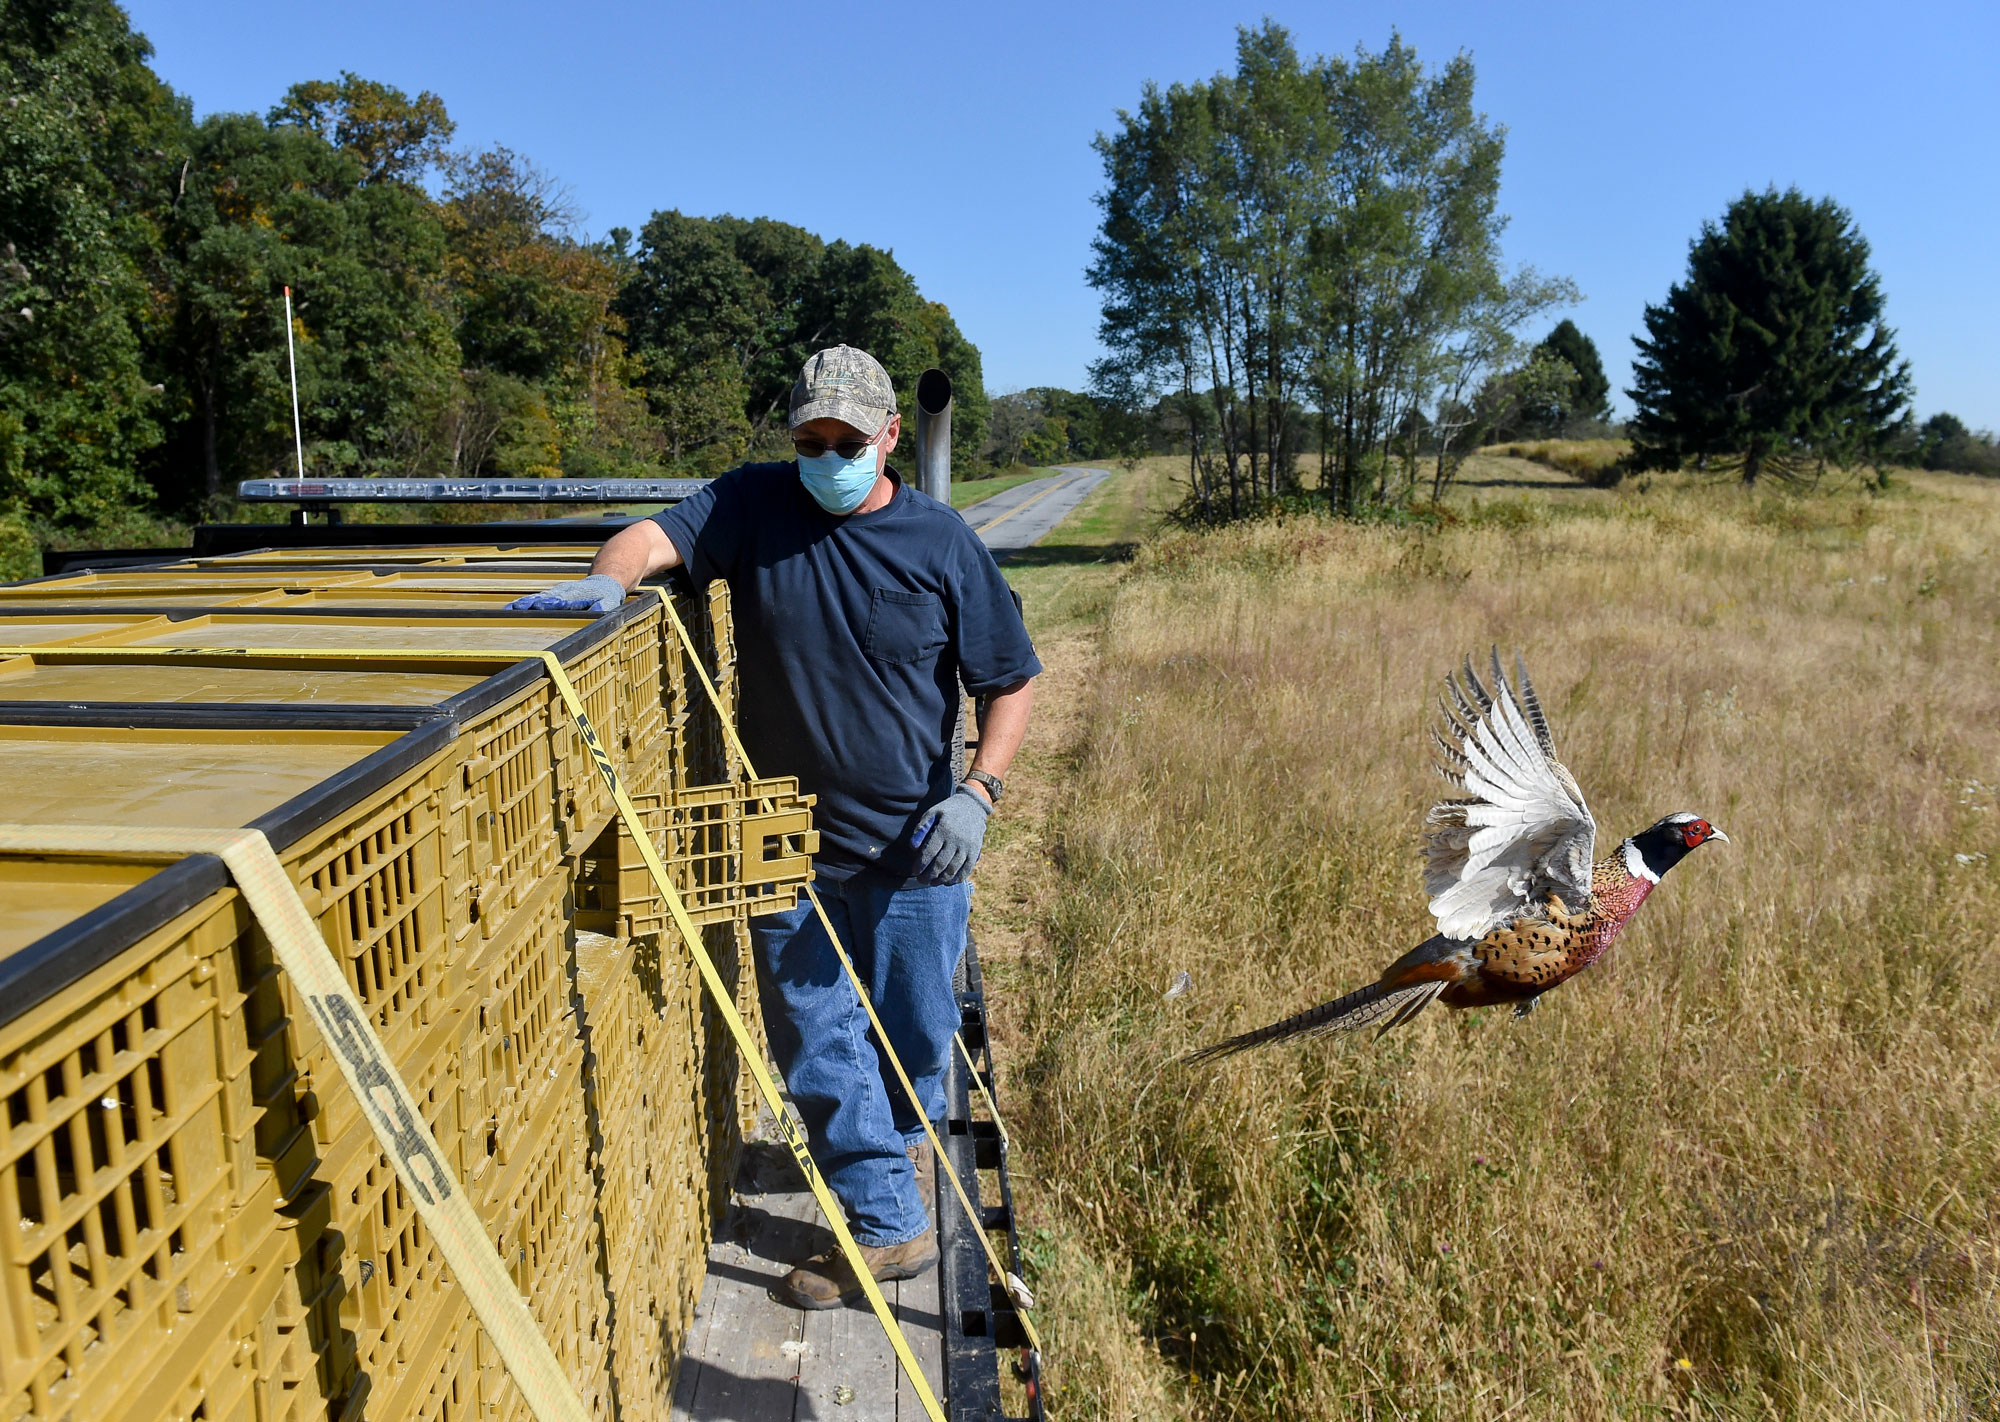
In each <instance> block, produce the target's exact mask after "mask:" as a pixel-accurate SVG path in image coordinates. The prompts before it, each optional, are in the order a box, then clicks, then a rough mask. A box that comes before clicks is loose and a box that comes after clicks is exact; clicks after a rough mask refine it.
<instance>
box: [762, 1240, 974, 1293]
mask: <svg viewBox="0 0 2000 1422" xmlns="http://www.w3.org/2000/svg"><path fill="white" fill-rule="evenodd" d="M861 1257H862V1258H863V1259H865V1260H866V1261H867V1262H868V1272H869V1273H871V1274H873V1275H874V1276H875V1282H876V1283H878V1284H886V1283H889V1282H891V1281H892V1280H896V1279H914V1278H916V1277H917V1275H919V1274H921V1273H923V1272H924V1271H925V1270H926V1269H929V1268H930V1267H932V1266H933V1265H934V1264H936V1263H937V1258H938V1247H937V1230H936V1229H934V1228H933V1229H926V1230H925V1231H924V1232H923V1233H922V1234H920V1235H918V1236H917V1237H916V1238H915V1239H912V1240H906V1241H905V1242H903V1243H902V1244H884V1245H880V1246H877V1245H872V1244H864V1245H862V1246H861ZM772 1292H773V1293H775V1294H776V1295H777V1296H778V1297H779V1298H780V1299H782V1300H783V1301H784V1302H786V1303H788V1304H790V1305H791V1306H792V1307H793V1308H810V1309H820V1308H838V1307H839V1306H840V1305H841V1304H843V1303H845V1302H846V1301H847V1300H848V1299H851V1298H855V1297H857V1296H858V1295H859V1294H860V1293H861V1281H860V1280H859V1279H857V1278H856V1277H855V1276H854V1268H853V1266H852V1265H850V1264H849V1263H848V1262H847V1256H846V1255H845V1254H843V1253H842V1252H841V1250H840V1247H839V1246H838V1245H835V1246H834V1247H833V1248H832V1249H829V1250H827V1251H826V1253H824V1254H818V1255H814V1256H813V1257H812V1258H811V1259H808V1260H806V1262H805V1263H803V1264H801V1265H799V1267H798V1268H796V1269H794V1270H792V1272H791V1273H789V1274H787V1275H785V1277H784V1278H783V1279H782V1280H781V1281H780V1282H779V1283H778V1285H777V1287H776V1288H774V1289H773V1290H772Z"/></svg>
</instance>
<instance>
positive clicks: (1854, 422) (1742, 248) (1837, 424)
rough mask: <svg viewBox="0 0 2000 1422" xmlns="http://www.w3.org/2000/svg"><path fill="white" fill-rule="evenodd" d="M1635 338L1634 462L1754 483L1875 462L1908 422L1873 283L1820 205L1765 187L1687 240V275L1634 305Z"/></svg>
mask: <svg viewBox="0 0 2000 1422" xmlns="http://www.w3.org/2000/svg"><path fill="white" fill-rule="evenodd" d="M1646 331H1647V334H1646V335H1645V336H1644V337H1640V338H1637V339H1636V343H1637V345H1638V347H1639V360H1638V362H1637V364H1636V366H1635V384H1634V385H1633V388H1632V389H1631V390H1630V391H1628V392H1627V393H1628V394H1630V395H1631V397H1632V400H1633V402H1634V404H1636V405H1637V406H1638V415H1637V417H1636V418H1635V419H1634V421H1633V425H1632V428H1633V452H1634V456H1635V460H1636V461H1637V462H1639V463H1640V464H1642V465H1653V466H1657V467H1671V466H1675V465H1678V464H1680V463H1681V462H1683V461H1685V460H1688V459H1695V458H1707V459H1715V458H1728V459H1736V460H1740V461H1741V462H1742V469H1743V481H1744V483H1746V484H1754V483H1755V482H1756V481H1757V478H1758V476H1759V475H1760V474H1762V473H1764V472H1765V471H1766V470H1767V469H1773V470H1776V471H1778V472H1780V473H1788V472H1791V471H1793V470H1795V469H1796V468H1797V467H1798V466H1799V464H1800V462H1801V461H1815V462H1824V461H1828V460H1831V461H1836V462H1841V461H1848V460H1853V459H1857V458H1863V457H1868V456H1872V455H1875V454H1878V453H1879V452H1880V451H1881V450H1883V449H1884V448H1885V446H1886V444H1887V443H1888V442H1889V441H1890V440H1891V439H1892V438H1893V437H1894V436H1895V435H1896V434H1897V432H1898V431H1899V430H1900V429H1901V428H1902V427H1903V426H1904V425H1905V423H1906V422H1907V420H1908V406H1909V401H1910V374H1909V366H1908V364H1907V362H1904V361H1902V360H1901V359H1899V358H1898V355H1897V352H1896V343H1895V333H1894V332H1893V331H1891V330H1890V329H1889V327H1888V325H1887V324H1886V323H1885V321H1884V319H1883V297H1882V285H1881V280H1880V278H1879V277H1877V275H1876V274H1875V272H1874V271H1873V270H1872V269H1871V268H1870V267H1869V265H1868V243H1867V242H1866V241H1865V240H1864V239H1863V238H1862V236H1861V233H1860V232H1859V231H1858V230H1857V229H1856V227H1855V225H1854V219H1853V218H1852V216H1850V215H1849V214H1848V212H1847V211H1846V210H1845V209H1843V208H1841V207H1840V206H1838V205H1837V204H1836V203H1834V202H1833V200H1832V199H1830V198H1821V199H1809V198H1807V197H1806V196H1805V195H1804V194H1802V193H1801V192H1799V190H1798V189H1796V188H1791V189H1787V190H1786V191H1784V192H1782V193H1781V192H1778V191H1777V190H1776V189H1769V190H1766V191H1765V192H1761V193H1745V194H1744V195H1743V196H1742V197H1740V198H1738V199H1737V200H1736V201H1735V202H1733V203H1731V204H1730V206H1729V210H1728V212H1727V213H1725V214H1724V216H1723V219H1722V221H1721V223H1720V224H1714V223H1709V224H1705V225H1704V226H1703V228H1702V231H1701V235H1700V236H1699V237H1698V238H1696V239H1695V241H1694V243H1693V244H1692V247H1691V249H1690V251H1689V254H1688V272H1687V276H1686V278H1685V279H1684V280H1683V281H1682V282H1680V283H1679V284H1677V285H1676V286H1674V287H1673V288H1672V290H1670V291H1669V292H1668V293H1667V299H1666V300H1665V301H1664V302H1663V303H1661V304H1660V305H1658V306H1648V307H1647V308H1646Z"/></svg>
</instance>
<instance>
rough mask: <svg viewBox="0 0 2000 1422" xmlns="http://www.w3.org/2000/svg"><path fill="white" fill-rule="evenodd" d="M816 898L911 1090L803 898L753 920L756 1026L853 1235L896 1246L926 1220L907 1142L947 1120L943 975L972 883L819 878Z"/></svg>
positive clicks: (947, 977) (948, 1011)
mask: <svg viewBox="0 0 2000 1422" xmlns="http://www.w3.org/2000/svg"><path fill="white" fill-rule="evenodd" d="M815 887H816V888H817V889H818V890H819V897H820V902H821V903H823V904H825V905H826V915H827V917H828V918H829V919H831V920H832V922H833V927H834V931H835V932H836V933H838V934H839V935H840V941H841V943H842V945H843V946H845V947H846V949H847V953H848V956H849V957H851V958H852V959H853V960H854V971H855V972H856V973H857V974H859V975H860V978H861V981H862V982H863V983H864V984H866V985H867V988H868V996H869V998H870V1000H872V1001H873V1002H874V1004H875V1012H876V1015H877V1016H879V1017H880V1018H881V1019H882V1025H883V1027H884V1028H886V1029H887V1031H888V1033H889V1041H890V1045H891V1046H893V1047H894V1048H895V1050H896V1055H897V1057H898V1058H899V1059H900V1060H901V1061H902V1063H903V1070H904V1071H906V1072H908V1073H909V1075H910V1082H911V1084H912V1085H914V1086H915V1087H916V1088H917V1095H918V1097H919V1098H921V1101H920V1103H919V1104H921V1106H922V1114H921V1115H920V1114H919V1113H918V1109H917V1106H916V1105H913V1104H912V1103H911V1102H910V1100H909V1097H908V1096H907V1095H906V1094H905V1093H904V1091H903V1089H902V1086H901V1084H900V1083H898V1082H897V1080H896V1072H895V1068H893V1067H891V1066H890V1065H889V1059H888V1058H887V1057H886V1056H885V1055H883V1053H882V1051H881V1049H880V1047H879V1046H878V1044H877V1043H876V1041H875V1039H874V1037H873V1035H872V1034H871V1032H870V1029H869V1026H868V1014H867V1013H866V1012H864V1011H863V1010H862V1007H861V1000H860V999H859V998H858V997H856V996H855V994H854V985H853V984H852V983H850V982H848V980H847V974H846V973H845V972H843V971H842V970H841V966H840V960H839V959H838V958H836V957H835V956H834V953H833V947H832V945H831V944H829V943H828V942H827V939H826V930H825V929H824V928H822V927H821V926H820V922H819V915H817V914H815V913H814V912H813V908H812V904H811V902H810V901H809V900H807V899H805V898H803V897H801V898H800V900H799V904H798V907H797V908H795V909H793V910H791V911H790V912H789V913H775V914H771V915H769V916H768V917H765V918H755V919H752V920H751V921H750V933H751V937H752V939H753V940H754V942H755V944H756V950H757V990H758V992H759V993H760V994H762V997H763V1007H764V1033H765V1035H766V1036H767V1037H768V1038H769V1039H770V1043H771V1055H772V1057H773V1058H774V1059H776V1061H777V1063H778V1070H779V1071H781V1072H783V1073H784V1076H785V1086H786V1088H787V1089H788V1090H789V1091H790V1092H791V1096H792V1102H793V1104H794V1105H795V1106H797V1107H798V1111H799V1118H800V1119H801V1120H802V1121H804V1122H805V1127H806V1136H807V1138H808V1140H810V1141H811V1143H812V1151H813V1159H814V1161H816V1162H817V1163H818V1165H819V1168H820V1172H821V1173H822V1174H823V1175H824V1176H825V1177H826V1182H827V1184H828V1185H829V1186H831V1187H832V1189H833V1193H834V1194H835V1195H836V1196H838V1197H839V1199H840V1202H841V1204H843V1205H845V1206H846V1207H847V1216H848V1224H849V1225H850V1227H851V1228H852V1229H853V1231H854V1237H855V1239H856V1240H857V1241H859V1242H860V1243H862V1244H868V1245H876V1246H880V1245H886V1244H901V1243H903V1242H904V1241H906V1240H911V1239H915V1238H916V1237H917V1236H918V1235H920V1234H922V1233H923V1232H924V1231H925V1230H926V1229H927V1228H929V1227H930V1220H929V1217H928V1216H927V1215H926V1214H925V1213H924V1201H923V1200H922V1199H921V1198H920V1197H919V1195H918V1193H917V1182H916V1172H915V1169H914V1167H913V1166H912V1165H911V1164H910V1160H909V1157H908V1155H907V1154H905V1147H906V1146H907V1145H908V1144H909V1143H910V1142H912V1141H918V1140H922V1139H923V1135H924V1124H923V1123H924V1118H925V1117H929V1118H930V1119H931V1120H932V1121H937V1120H940V1119H942V1118H943V1116H944V1072H945V1067H946V1065H947V1064H948V1063H949V1061H950V1057H951V1039H952V1035H953V1034H954V1033H955V1032H957V1031H958V1026H959V1019H958V1000H957V999H956V998H955V997H954V996H953V995H952V990H951V978H952V972H953V970H954V969H956V968H957V966H958V957H959V954H960V953H962V952H963V951H964V949H965V927H966V920H967V918H968V917H969V916H970V913H971V909H972V885H971V883H970V882H966V883H960V884H939V885H919V886H916V887H912V888H906V889H894V888H888V887H884V886H881V885H876V884H868V883H860V882H855V881H852V880H849V881H847V882H844V883H842V882H828V881H825V880H822V881H820V882H819V883H818V884H816V885H815Z"/></svg>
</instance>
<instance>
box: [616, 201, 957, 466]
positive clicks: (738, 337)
mask: <svg viewBox="0 0 2000 1422" xmlns="http://www.w3.org/2000/svg"><path fill="white" fill-rule="evenodd" d="M616 310H617V312H618V314H619V315H620V316H621V317H622V318H623V320H624V322H625V329H626V340H627V342H628V344H629V346H630V348H631V352H632V355H633V357H634V359H635V360H636V362H637V363H638V366H639V370H640V376H639V378H640V381H641V383H642V384H643V386H644V388H645V390H646V394H647V399H648V401H649V403H650V404H651V406H652V408H653V410H654V413H655V414H656V415H657V416H658V417H659V419H660V421H661V423H662V426H663V428H664V431H665V436H666V440H667V445H668V452H669V455H670V457H671V458H673V459H675V460H676V461H690V460H691V461H693V462H694V464H695V465H696V466H697V467H701V468H722V467H726V466H727V465H728V464H730V463H732V462H734V461H736V460H737V459H739V458H741V457H742V456H743V455H744V454H745V453H746V452H748V451H749V450H751V448H752V447H753V446H756V447H758V448H760V449H763V450H766V451H769V452H772V453H778V452H782V451H783V450H784V449H785V448H786V446H785V444H784V432H785V409H786V403H787V400H788V397H789V396H790V393H791V388H792V382H793V381H794V380H795V379H796V378H797V377H798V372H799V368H800V366H802V365H803V364H804V363H805V359H806V357H807V356H809V355H810V354H812V352H813V351H815V350H818V349H820V348H821V347H824V346H829V345H835V344H841V343H845V344H848V345H852V346H858V347H860V348H861V349H863V350H865V351H868V352H870V353H871V354H873V355H874V356H875V357H876V359H878V360H880V361H881V362H882V364H883V366H884V367H885V368H886V369H887V370H888V372H889V375H890V378H891V379H892V380H894V381H895V384H896V391H897V395H898V398H899V399H900V400H901V401H902V404H903V411H902V413H903V415H904V418H905V420H906V421H908V420H910V419H911V418H913V417H914V415H915V403H914V402H915V395H916V382H917V376H918V375H920V374H922V373H923V371H924V370H926V369H928V368H930V367H932V366H936V367H938V368H939V369H942V370H943V371H944V372H945V373H946V374H947V375H949V376H950V377H951V378H952V384H953V386H954V389H955V391H956V398H957V408H956V411H955V413H954V415H953V427H952V436H953V442H954V444H955V445H956V446H957V447H958V448H959V449H961V450H976V449H978V448H979V446H980V443H981V441H982V440H983V438H984V435H985V429H986V419H987V403H986V392H985V383H984V380H983V378H982V375H981V370H980V363H979V351H978V348H977V347H975V346H974V345H973V344H972V343H971V342H970V341H968V340H966V339H965V336H964V334H963V333H962V332H960V330H959V329H958V325H957V323H956V322H955V321H954V320H953V319H952V317H951V313H950V311H949V310H947V309H946V308H945V307H944V306H943V305H942V304H940V303H938V302H932V301H926V300H925V299H924V298H923V296H922V295H921V294H920V293H919V292H918V290H917V286H916V282H915V281H914V280H912V279H911V277H910V275H909V273H907V272H905V271H904V270H903V269H902V268H901V267H900V266H898V265H897V263H896V260H895V258H894V257H892V256H891V255H890V254H889V253H887V252H883V251H881V250H879V249H877V248H874V247H869V246H851V245H849V244H848V243H846V242H830V243H829V242H823V241H821V239H820V238H818V237H817V236H815V235H814V234H812V233H810V232H807V231H805V230H804V229H803V228H799V227H794V226H791V225H790V224H788V223H782V222H774V221H771V220H770V219H767V218H756V219H745V218H737V217H717V218H700V217H689V216H686V215H685V214H682V213H679V212H660V213H655V214H654V215H653V217H652V219H651V220H650V221H648V222H647V224H646V226H645V228H644V229H643V230H642V231H641V232H640V234H639V245H638V248H637V251H636V253H635V254H634V257H633V261H632V269H631V273H630V275H629V276H628V278H627V280H626V282H625V284H624V287H623V288H622V290H621V291H620V293H619V296H618V299H617V302H616Z"/></svg>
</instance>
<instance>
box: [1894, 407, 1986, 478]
mask: <svg viewBox="0 0 2000 1422" xmlns="http://www.w3.org/2000/svg"><path fill="white" fill-rule="evenodd" d="M1915 452H1916V456H1917V461H1918V462H1919V463H1920V464H1922V465H1923V466H1924V468H1926V469H1945V470H1949V471H1951V472H1952V473H1954V474H1980V475H1984V476H1985V477H1987V478H1989V479H1990V478H1994V477H1996V476H2000V440H1996V439H1995V438H1994V437H1993V434H1992V433H1991V431H1988V430H1970V429H1967V428H1966V427H1965V421H1963V420H1961V419H1960V418H1959V417H1958V416H1956V415H1953V414H1948V413H1944V412H1939V413H1938V414H1935V415H1932V416H1931V417H1930V418H1929V419H1928V420H1925V421H1924V423H1923V425H1922V427H1921V428H1919V429H1918V431H1917V434H1916V451H1915Z"/></svg>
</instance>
